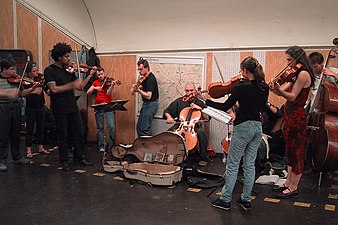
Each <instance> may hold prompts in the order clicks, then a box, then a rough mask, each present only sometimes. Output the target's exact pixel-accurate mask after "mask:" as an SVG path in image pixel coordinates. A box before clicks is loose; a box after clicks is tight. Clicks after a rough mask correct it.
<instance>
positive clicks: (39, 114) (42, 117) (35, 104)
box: [25, 63, 50, 158]
mask: <svg viewBox="0 0 338 225" xmlns="http://www.w3.org/2000/svg"><path fill="white" fill-rule="evenodd" d="M27 73H28V79H31V80H32V81H35V80H36V79H39V82H38V83H39V86H37V87H36V88H35V89H34V90H33V91H32V92H31V94H30V95H28V96H27V97H26V108H25V118H26V150H27V158H33V153H32V143H33V132H34V127H35V125H36V137H37V139H36V142H37V144H38V152H39V153H40V154H50V152H49V151H48V150H46V149H45V148H44V147H43V144H44V132H45V131H44V127H45V121H46V111H45V97H44V94H43V90H42V85H43V82H44V81H43V80H40V78H41V76H42V75H39V70H38V67H37V65H36V63H32V64H31V65H29V66H28V68H27ZM39 76H40V78H39Z"/></svg>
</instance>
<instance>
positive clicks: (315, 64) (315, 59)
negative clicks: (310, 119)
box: [305, 52, 338, 113]
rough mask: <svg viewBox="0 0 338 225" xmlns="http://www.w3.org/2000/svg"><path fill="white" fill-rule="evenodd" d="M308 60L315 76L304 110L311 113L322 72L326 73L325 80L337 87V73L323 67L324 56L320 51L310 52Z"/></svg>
mask: <svg viewBox="0 0 338 225" xmlns="http://www.w3.org/2000/svg"><path fill="white" fill-rule="evenodd" d="M309 60H310V64H311V67H312V69H313V73H314V75H315V77H316V79H315V84H314V88H313V89H311V95H310V99H309V100H308V101H307V102H306V106H305V108H306V111H307V112H308V113H313V110H314V108H313V107H312V106H313V104H314V97H315V95H316V93H317V90H318V86H319V82H320V78H321V75H322V74H325V75H327V77H326V80H327V82H329V83H331V84H334V85H335V86H336V87H337V88H338V75H337V74H336V73H334V72H333V71H331V70H330V69H328V68H324V57H323V55H322V54H321V53H320V52H312V53H311V54H310V55H309Z"/></svg>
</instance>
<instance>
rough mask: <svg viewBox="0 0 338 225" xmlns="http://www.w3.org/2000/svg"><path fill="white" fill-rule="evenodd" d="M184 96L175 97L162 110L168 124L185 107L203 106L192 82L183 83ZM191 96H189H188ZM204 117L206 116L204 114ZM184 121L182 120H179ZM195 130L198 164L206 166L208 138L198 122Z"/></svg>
mask: <svg viewBox="0 0 338 225" xmlns="http://www.w3.org/2000/svg"><path fill="white" fill-rule="evenodd" d="M185 94H186V95H185V96H184V97H183V98H182V97H179V98H177V99H176V100H175V101H173V102H172V103H170V105H169V106H168V107H167V108H166V109H165V110H164V112H163V118H166V120H167V123H168V124H174V123H175V118H180V113H181V112H182V110H183V109H185V108H187V107H188V108H190V109H196V110H202V109H203V108H205V107H206V106H205V104H204V103H203V102H202V101H201V100H200V99H198V98H197V97H196V96H195V95H196V88H195V85H194V84H193V83H187V84H186V85H185ZM190 96H191V98H190ZM205 118H208V116H206V115H205ZM180 122H184V121H180ZM178 127H179V123H177V124H175V125H174V126H172V127H171V128H170V129H169V130H176V129H177V128H178ZM195 131H196V133H197V139H198V145H199V150H200V161H199V163H198V165H199V166H206V165H207V164H208V161H209V157H208V154H207V147H208V139H207V135H206V133H205V131H204V129H203V127H202V126H201V125H200V124H198V123H197V124H196V126H195Z"/></svg>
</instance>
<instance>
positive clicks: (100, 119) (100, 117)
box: [95, 112, 115, 149]
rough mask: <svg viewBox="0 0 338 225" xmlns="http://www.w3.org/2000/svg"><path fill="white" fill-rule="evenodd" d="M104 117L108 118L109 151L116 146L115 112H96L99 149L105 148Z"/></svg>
mask: <svg viewBox="0 0 338 225" xmlns="http://www.w3.org/2000/svg"><path fill="white" fill-rule="evenodd" d="M104 117H106V122H107V127H108V135H109V141H108V149H110V148H111V147H113V145H114V144H115V122H114V121H115V119H114V112H95V120H96V127H97V144H98V147H99V149H101V148H104V147H105V139H104Z"/></svg>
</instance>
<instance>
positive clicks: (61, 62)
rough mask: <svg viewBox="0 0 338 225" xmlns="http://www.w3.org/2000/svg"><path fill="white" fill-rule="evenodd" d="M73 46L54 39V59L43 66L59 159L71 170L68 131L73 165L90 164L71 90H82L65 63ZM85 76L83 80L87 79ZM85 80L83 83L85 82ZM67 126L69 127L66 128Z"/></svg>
mask: <svg viewBox="0 0 338 225" xmlns="http://www.w3.org/2000/svg"><path fill="white" fill-rule="evenodd" d="M71 51H72V48H71V47H70V45H67V44H66V43H60V42H59V43H57V44H55V45H54V46H53V49H52V58H53V60H54V61H55V62H54V63H53V64H51V65H49V66H48V67H46V68H45V70H44V75H45V80H46V84H47V85H48V88H49V89H50V100H51V111H52V113H53V116H54V118H55V122H56V135H57V143H58V148H59V157H60V163H61V166H62V170H63V171H70V170H71V165H70V164H69V159H68V149H69V146H68V144H67V138H68V136H69V135H70V137H71V139H72V141H73V143H72V145H73V147H74V159H73V160H74V165H75V166H87V165H91V163H88V162H87V161H86V160H85V159H84V129H83V124H82V119H81V114H80V111H79V108H78V106H77V104H76V98H75V95H74V90H82V85H83V84H82V82H81V80H80V79H78V78H77V77H76V75H75V73H70V72H68V71H67V70H66V69H65V67H68V65H69V64H70V53H71ZM90 77H91V76H88V77H87V78H86V80H89V79H90ZM86 80H85V81H84V82H83V83H86ZM68 127H70V131H69V130H68Z"/></svg>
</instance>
